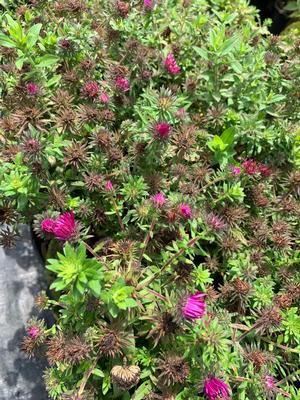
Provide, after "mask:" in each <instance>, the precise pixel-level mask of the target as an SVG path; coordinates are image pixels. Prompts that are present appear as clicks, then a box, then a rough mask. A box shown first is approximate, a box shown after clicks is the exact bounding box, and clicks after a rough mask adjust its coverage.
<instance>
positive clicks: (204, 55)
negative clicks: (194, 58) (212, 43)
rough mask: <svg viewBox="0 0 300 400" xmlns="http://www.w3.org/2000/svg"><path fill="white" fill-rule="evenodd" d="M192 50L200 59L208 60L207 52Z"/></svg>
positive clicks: (197, 48) (198, 49)
mask: <svg viewBox="0 0 300 400" xmlns="http://www.w3.org/2000/svg"><path fill="white" fill-rule="evenodd" d="M194 50H195V52H196V53H197V54H198V55H199V56H200V57H201V58H204V60H206V61H208V60H209V55H208V52H207V50H204V49H200V47H194Z"/></svg>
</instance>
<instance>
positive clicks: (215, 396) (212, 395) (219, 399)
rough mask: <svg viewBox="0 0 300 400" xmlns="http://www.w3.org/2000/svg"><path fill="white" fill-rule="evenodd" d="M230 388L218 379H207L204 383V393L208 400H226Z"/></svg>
mask: <svg viewBox="0 0 300 400" xmlns="http://www.w3.org/2000/svg"><path fill="white" fill-rule="evenodd" d="M229 392H230V387H229V386H228V385H227V384H226V383H225V382H223V381H222V380H221V379H218V378H215V377H213V378H207V379H206V380H205V381H204V393H205V395H206V396H207V398H208V399H209V400H228V399H229Z"/></svg>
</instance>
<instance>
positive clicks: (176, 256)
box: [136, 236, 200, 290]
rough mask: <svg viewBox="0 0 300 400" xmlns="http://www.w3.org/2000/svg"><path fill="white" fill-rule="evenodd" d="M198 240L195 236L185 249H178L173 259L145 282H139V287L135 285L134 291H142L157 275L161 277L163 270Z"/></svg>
mask: <svg viewBox="0 0 300 400" xmlns="http://www.w3.org/2000/svg"><path fill="white" fill-rule="evenodd" d="M198 240H200V236H196V237H195V238H193V239H191V240H190V241H189V242H188V243H187V245H186V247H184V248H182V249H180V250H179V251H177V253H176V254H174V255H173V257H171V258H170V259H169V260H168V261H167V262H166V263H165V264H164V265H163V266H162V267H161V269H160V270H159V271H158V272H156V273H155V274H153V275H151V276H150V277H149V279H147V280H146V282H141V283H140V284H139V285H137V288H136V290H141V289H143V288H144V287H146V286H148V285H150V284H151V283H152V282H153V281H154V279H156V278H157V277H158V276H159V275H161V274H162V273H163V272H164V270H165V269H166V268H167V267H168V266H169V265H171V264H172V263H173V262H174V261H175V260H176V259H177V258H178V257H180V256H181V255H182V254H183V253H184V252H185V251H186V250H187V249H188V248H189V247H192V246H193V245H194V244H195V243H196V242H197V241H198Z"/></svg>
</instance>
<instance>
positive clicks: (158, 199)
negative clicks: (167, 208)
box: [151, 192, 166, 207]
mask: <svg viewBox="0 0 300 400" xmlns="http://www.w3.org/2000/svg"><path fill="white" fill-rule="evenodd" d="M151 200H152V201H153V203H154V205H155V206H156V207H162V206H163V205H164V204H165V203H166V196H165V195H164V194H163V193H162V192H159V193H156V194H155V195H154V196H152V197H151Z"/></svg>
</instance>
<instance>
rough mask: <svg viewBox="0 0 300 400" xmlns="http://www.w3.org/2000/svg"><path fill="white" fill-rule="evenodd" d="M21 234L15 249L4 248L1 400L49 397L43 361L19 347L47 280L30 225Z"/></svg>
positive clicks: (0, 255)
mask: <svg viewBox="0 0 300 400" xmlns="http://www.w3.org/2000/svg"><path fill="white" fill-rule="evenodd" d="M21 233H22V238H21V240H19V241H18V244H17V246H16V247H15V248H13V249H3V248H1V247H0V400H46V399H48V397H47V395H46V392H45V388H44V384H43V379H42V374H43V368H44V365H43V363H42V361H36V360H28V359H27V358H26V357H25V356H24V354H23V353H21V351H20V349H19V345H20V341H21V340H22V337H23V335H24V333H25V330H24V324H25V323H26V321H27V320H28V317H29V316H30V315H34V314H35V310H34V296H35V295H36V294H37V293H38V292H39V291H40V290H41V289H43V287H42V285H43V284H42V282H43V281H44V276H43V269H44V267H43V264H42V261H41V259H40V257H39V254H38V253H37V251H36V250H35V247H34V243H33V242H32V238H31V234H30V231H29V228H28V227H27V226H22V228H21Z"/></svg>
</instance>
